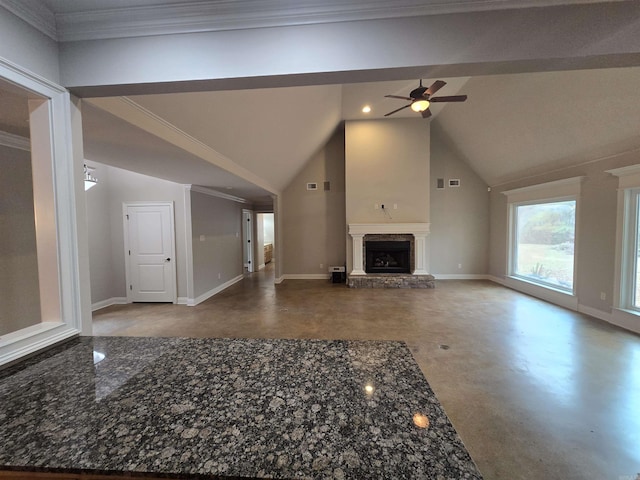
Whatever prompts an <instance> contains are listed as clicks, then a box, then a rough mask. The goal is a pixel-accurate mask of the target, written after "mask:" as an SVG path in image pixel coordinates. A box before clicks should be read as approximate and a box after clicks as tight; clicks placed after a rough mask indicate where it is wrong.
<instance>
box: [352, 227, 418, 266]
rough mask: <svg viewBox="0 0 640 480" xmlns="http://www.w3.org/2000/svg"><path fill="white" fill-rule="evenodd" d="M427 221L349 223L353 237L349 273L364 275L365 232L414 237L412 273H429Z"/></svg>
mask: <svg viewBox="0 0 640 480" xmlns="http://www.w3.org/2000/svg"><path fill="white" fill-rule="evenodd" d="M429 226H430V224H429V223H350V224H349V235H351V238H352V239H353V269H352V270H351V273H349V275H366V272H365V271H364V259H363V249H364V236H365V235H367V234H411V235H413V237H414V238H415V242H414V245H415V246H414V248H415V252H414V254H415V262H416V263H415V270H414V271H413V272H412V273H413V275H429V272H428V268H429V266H428V265H427V259H428V258H429V256H428V251H427V236H428V235H429Z"/></svg>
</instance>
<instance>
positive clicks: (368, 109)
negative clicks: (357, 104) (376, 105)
mask: <svg viewBox="0 0 640 480" xmlns="http://www.w3.org/2000/svg"><path fill="white" fill-rule="evenodd" d="M369 112H371V107H370V106H369V105H365V106H364V107H362V113H369Z"/></svg>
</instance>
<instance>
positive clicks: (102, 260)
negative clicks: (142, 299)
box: [86, 162, 191, 304]
mask: <svg viewBox="0 0 640 480" xmlns="http://www.w3.org/2000/svg"><path fill="white" fill-rule="evenodd" d="M88 165H90V166H94V167H96V171H95V176H96V177H97V178H98V182H99V183H98V185H97V186H95V187H94V188H92V189H91V190H89V191H88V192H86V193H87V217H88V225H89V262H90V271H91V302H92V303H93V304H95V303H97V302H100V301H104V300H108V299H110V298H114V297H115V298H118V297H126V275H125V256H124V229H123V219H122V204H123V202H140V201H158V202H160V201H162V202H173V203H174V215H175V219H174V221H175V230H176V235H175V242H176V269H177V276H178V297H186V296H187V260H186V235H185V204H184V195H185V191H184V187H183V186H182V185H179V184H177V183H173V182H168V181H166V180H160V179H157V178H153V177H149V176H147V175H140V174H138V173H133V172H129V171H127V170H122V169H120V168H115V167H110V166H107V165H103V164H99V163H96V162H88ZM96 223H98V225H97V226H96ZM107 225H108V229H107ZM107 230H108V231H107ZM189 238H191V235H190V234H189Z"/></svg>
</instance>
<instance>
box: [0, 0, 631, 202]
mask: <svg viewBox="0 0 640 480" xmlns="http://www.w3.org/2000/svg"><path fill="white" fill-rule="evenodd" d="M32 1H33V2H37V0H32ZM7 2H9V3H12V2H13V0H0V3H2V4H6V3H7ZM13 3H16V2H13ZM182 3H184V4H186V6H187V7H189V8H191V6H192V5H200V6H202V5H205V4H207V5H209V7H208V8H209V10H207V12H209V13H211V12H212V11H213V10H211V8H213V7H216V6H217V8H223V7H224V8H223V10H220V12H221V15H223V16H224V17H225V18H226V19H227V21H229V22H230V21H231V20H230V19H232V18H236V19H239V20H237V22H241V21H242V22H245V24H246V23H247V22H248V23H249V24H250V23H251V22H258V23H259V22H260V21H261V22H264V21H265V18H266V16H265V12H266V11H265V8H267V5H266V3H265V2H259V1H256V0H236V1H234V2H195V3H194V2H193V1H187V2H181V1H177V0H166V1H162V0H126V1H125V0H123V1H116V0H113V1H111V2H110V3H109V9H108V10H107V9H105V8H104V2H103V1H100V0H42V1H41V3H39V5H40V7H42V8H45V9H46V10H47V12H49V13H51V14H52V15H53V18H54V20H55V23H56V24H57V25H58V27H59V29H58V36H61V37H63V38H65V37H69V38H78V36H82V35H87V33H86V30H82V29H83V28H84V27H85V26H86V23H83V22H84V21H85V20H86V19H87V18H92V19H94V20H95V19H96V18H104V19H105V25H106V26H105V28H104V29H102V30H99V32H98V33H96V35H97V36H100V35H103V36H105V37H106V36H108V35H110V33H109V32H112V33H113V31H115V30H110V29H109V28H111V27H114V25H116V24H117V22H118V21H119V19H121V18H122V16H123V15H126V14H127V13H128V14H129V15H130V16H131V15H132V14H134V13H135V14H136V15H141V14H143V13H144V14H149V13H151V12H154V11H156V10H155V9H156V8H157V7H159V6H160V8H166V9H170V8H175V7H176V5H178V4H182ZM570 3H592V2H591V1H590V0H398V2H393V6H390V5H389V2H383V1H379V0H370V1H366V2H362V1H356V0H347V1H337V0H336V1H332V2H326V1H324V2H320V1H317V0H301V1H299V2H296V6H295V8H294V7H291V5H290V4H291V2H284V1H280V2H279V1H274V2H268V4H269V5H268V7H269V8H271V9H272V15H271V17H269V18H271V20H270V21H272V22H276V21H278V22H280V23H282V22H286V18H291V17H287V15H294V14H295V15H298V16H300V15H304V14H306V15H314V17H313V18H314V19H315V21H335V19H336V18H338V17H340V16H342V18H350V19H353V18H354V16H358V15H359V16H360V18H374V16H375V15H385V14H387V15H390V14H391V13H390V12H391V11H393V12H395V14H397V15H408V14H410V13H411V12H415V13H420V14H425V12H427V11H429V12H430V13H442V12H459V11H472V10H483V9H499V8H527V7H531V6H540V5H555V4H570ZM5 6H6V5H5ZM391 7H393V8H391ZM251 8H255V9H256V12H257V13H255V14H254V15H253V16H252V15H250V14H249V12H250V11H251ZM225 9H226V10H225ZM234 9H235V10H234ZM167 11H169V10H167ZM354 12H355V13H354ZM234 15H235V16H234ZM261 15H262V16H261ZM133 16H135V15H133ZM323 19H324V20H323ZM110 22H111V23H110ZM107 27H109V28H107ZM83 32H84V33H83ZM433 80H435V79H433V78H431V79H425V82H426V83H428V82H431V81H433ZM444 80H446V81H447V86H446V87H445V88H443V89H442V91H441V92H439V93H440V94H442V95H455V94H458V93H465V94H467V95H468V96H469V99H468V101H467V102H465V103H461V104H440V105H434V106H433V107H432V110H433V112H434V116H433V117H432V119H430V120H423V119H421V118H419V116H418V117H417V118H416V121H417V122H424V123H425V125H427V124H428V122H432V123H433V125H434V126H436V127H437V128H436V129H435V130H436V131H437V132H439V133H440V134H442V135H443V136H445V137H447V140H448V141H449V143H450V144H451V145H452V148H454V149H455V150H456V151H457V153H458V154H459V155H460V157H461V158H463V159H464V160H465V161H466V162H467V163H468V164H469V165H470V167H471V168H473V169H474V170H475V171H476V172H477V173H478V174H479V175H480V176H481V177H482V178H483V179H484V180H485V182H487V184H489V185H496V184H499V183H502V182H506V181H510V180H513V179H517V178H521V177H522V176H526V175H531V174H535V173H539V172H541V171H543V170H549V169H556V168H560V167H563V166H567V165H571V164H577V163H582V162H585V161H589V160H593V159H596V158H602V157H605V156H607V155H613V154H615V153H619V152H621V151H628V150H632V149H640V133H639V132H640V89H638V88H637V85H639V84H640V68H636V67H631V68H615V69H606V70H605V69H601V70H576V71H565V72H544V73H527V74H509V75H491V76H480V77H473V78H468V77H464V78H463V77H458V78H444ZM417 81H418V79H417V78H407V79H404V80H397V81H390V82H374V83H346V84H342V85H317V86H306V87H286V88H273V89H252V90H243V89H237V90H227V91H217V92H192V93H172V94H162V95H138V96H134V97H130V98H127V99H124V100H123V99H122V98H101V99H93V100H92V99H87V105H86V108H85V111H84V113H83V118H84V126H85V133H84V136H85V152H86V156H87V158H88V159H89V160H95V161H99V162H103V163H107V164H111V165H114V166H119V167H122V168H129V169H131V170H134V171H138V172H140V173H146V174H149V175H154V176H158V177H160V178H166V179H169V180H173V181H176V182H179V183H194V184H200V185H205V186H209V187H212V188H216V189H220V190H223V191H231V193H232V194H234V195H238V196H243V197H245V198H249V199H252V200H254V201H260V202H264V201H265V200H266V199H268V198H269V195H270V193H273V192H276V191H280V190H282V189H283V188H285V187H286V185H288V183H289V182H290V181H291V179H292V178H293V177H294V176H295V174H296V173H297V172H298V171H299V170H300V169H301V168H302V167H303V166H304V164H305V163H306V162H307V161H308V160H309V159H310V158H311V156H312V155H313V154H314V153H315V152H316V151H317V150H318V149H319V148H321V147H322V145H323V144H324V142H325V141H326V140H327V139H328V137H329V136H330V135H331V134H332V132H333V131H334V130H335V128H336V127H337V126H338V125H339V124H340V122H341V121H343V120H354V119H363V118H372V119H382V118H384V117H383V115H384V114H385V113H387V112H389V111H391V110H394V109H395V108H398V107H400V106H402V104H403V103H402V101H401V100H393V99H387V98H384V95H386V94H394V95H407V94H408V92H409V91H411V90H412V89H413V88H415V87H416V86H417ZM5 98H6V97H5ZM0 99H2V96H0ZM125 104H126V105H125ZM365 104H368V105H370V106H371V107H372V112H371V113H369V114H364V113H362V111H361V109H362V107H363V106H364V105H365ZM134 110H135V111H136V112H137V113H140V112H142V113H143V114H144V115H143V117H144V118H143V120H140V115H128V113H127V112H132V111H134ZM411 115H416V114H414V113H413V112H411V111H410V110H409V109H406V110H404V111H402V112H399V113H398V114H395V115H393V116H392V117H389V119H387V120H386V121H392V119H393V118H398V117H408V116H411ZM134 117H135V118H134ZM163 132H164V133H163ZM208 156H216V158H218V159H223V160H224V161H223V162H222V163H220V162H218V164H219V165H220V164H223V165H229V168H227V169H226V170H225V169H223V168H220V167H214V166H213V165H211V164H210V162H207V157H208ZM225 162H226V163H225Z"/></svg>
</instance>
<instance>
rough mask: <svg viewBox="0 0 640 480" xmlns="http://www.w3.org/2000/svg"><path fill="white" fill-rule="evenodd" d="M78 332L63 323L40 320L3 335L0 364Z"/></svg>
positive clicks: (73, 335)
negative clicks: (35, 323) (40, 321)
mask: <svg viewBox="0 0 640 480" xmlns="http://www.w3.org/2000/svg"><path fill="white" fill-rule="evenodd" d="M79 334H80V331H79V330H76V329H75V328H72V327H70V326H68V325H66V324H64V323H56V322H42V323H38V324H37V325H33V326H31V327H27V328H23V329H22V330H18V331H17V332H12V333H10V334H8V335H3V336H2V338H1V339H0V365H5V364H9V363H13V362H15V361H17V360H19V359H21V358H22V357H24V356H26V355H30V354H32V353H37V352H39V351H40V350H42V349H44V348H46V347H50V346H53V345H55V344H56V343H60V342H62V341H63V340H67V339H69V338H71V337H75V336H78V335H79Z"/></svg>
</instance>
